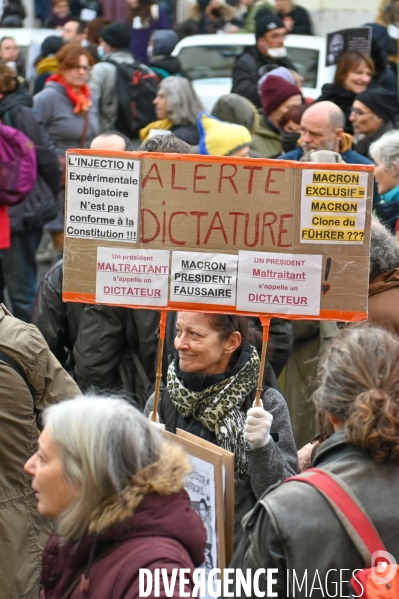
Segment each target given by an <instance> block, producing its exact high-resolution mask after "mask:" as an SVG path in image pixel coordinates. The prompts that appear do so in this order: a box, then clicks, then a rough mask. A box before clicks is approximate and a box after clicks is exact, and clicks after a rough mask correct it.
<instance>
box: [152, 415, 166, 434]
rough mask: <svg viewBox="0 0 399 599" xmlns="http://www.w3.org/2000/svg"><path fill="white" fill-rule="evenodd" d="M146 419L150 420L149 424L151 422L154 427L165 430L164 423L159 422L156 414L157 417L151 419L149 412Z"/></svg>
mask: <svg viewBox="0 0 399 599" xmlns="http://www.w3.org/2000/svg"><path fill="white" fill-rule="evenodd" d="M148 420H149V421H150V422H151V424H153V425H154V426H155V428H157V429H158V430H159V431H164V430H165V425H164V424H161V423H160V422H159V416H158V414H157V419H156V420H153V419H152V412H150V415H149V416H148Z"/></svg>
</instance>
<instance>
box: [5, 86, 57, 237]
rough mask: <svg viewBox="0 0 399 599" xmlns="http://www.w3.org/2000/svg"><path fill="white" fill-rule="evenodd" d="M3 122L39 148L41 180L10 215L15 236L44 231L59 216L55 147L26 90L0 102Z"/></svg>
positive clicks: (10, 209) (37, 156)
mask: <svg viewBox="0 0 399 599" xmlns="http://www.w3.org/2000/svg"><path fill="white" fill-rule="evenodd" d="M0 119H2V121H3V122H4V123H5V124H6V125H10V126H12V127H15V129H19V130H20V131H22V133H25V135H26V136H27V137H29V139H30V140H31V141H32V142H33V143H34V144H35V149H36V159H37V180H36V185H35V187H34V188H33V190H32V191H31V192H30V193H29V194H28V195H27V196H26V198H25V200H24V201H23V202H21V203H20V204H18V205H17V206H11V207H10V208H9V209H8V214H9V216H10V221H11V231H12V233H23V232H24V231H30V230H32V229H38V228H40V227H42V226H43V225H44V224H45V223H46V222H48V221H50V220H51V219H52V218H54V217H55V215H56V214H57V203H56V202H57V193H58V190H59V186H60V179H61V173H60V167H59V163H58V159H57V155H56V151H55V147H54V145H53V143H52V141H51V139H50V137H49V135H48V133H47V131H46V129H45V127H44V125H43V123H42V122H41V121H40V119H39V118H38V117H37V116H36V114H35V112H34V111H33V110H32V98H31V96H30V94H28V93H27V92H26V91H25V90H24V89H23V88H22V87H19V88H18V89H17V90H16V91H15V92H12V93H10V94H7V95H5V96H4V98H3V99H2V100H0Z"/></svg>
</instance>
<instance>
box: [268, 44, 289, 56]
mask: <svg viewBox="0 0 399 599" xmlns="http://www.w3.org/2000/svg"><path fill="white" fill-rule="evenodd" d="M267 53H268V55H269V56H270V58H285V57H286V56H287V48H285V47H284V46H282V47H281V48H268V49H267Z"/></svg>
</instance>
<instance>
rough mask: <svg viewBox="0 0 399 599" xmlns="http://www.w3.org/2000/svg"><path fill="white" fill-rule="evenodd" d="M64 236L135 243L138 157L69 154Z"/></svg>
mask: <svg viewBox="0 0 399 599" xmlns="http://www.w3.org/2000/svg"><path fill="white" fill-rule="evenodd" d="M67 160H68V171H67V173H68V180H67V186H68V202H67V211H66V214H65V235H66V236H67V237H74V238H79V239H96V240H98V239H102V240H107V241H112V240H115V241H118V242H120V241H122V242H135V241H137V236H138V214H139V194H140V160H132V159H130V158H119V157H118V158H111V157H101V156H80V155H75V154H70V155H68V156H67Z"/></svg>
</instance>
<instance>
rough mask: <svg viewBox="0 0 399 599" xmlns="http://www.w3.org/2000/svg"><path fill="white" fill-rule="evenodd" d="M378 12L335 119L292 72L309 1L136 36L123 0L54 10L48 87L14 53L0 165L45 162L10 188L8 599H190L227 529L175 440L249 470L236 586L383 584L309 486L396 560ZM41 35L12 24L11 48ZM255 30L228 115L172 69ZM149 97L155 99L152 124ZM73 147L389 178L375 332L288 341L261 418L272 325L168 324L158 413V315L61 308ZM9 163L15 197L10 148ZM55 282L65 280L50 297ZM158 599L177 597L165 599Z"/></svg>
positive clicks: (396, 403)
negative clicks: (357, 578)
mask: <svg viewBox="0 0 399 599" xmlns="http://www.w3.org/2000/svg"><path fill="white" fill-rule="evenodd" d="M380 4H381V5H380V9H379V12H378V15H377V16H376V23H372V24H371V28H372V31H373V39H372V45H371V53H370V56H369V55H367V54H365V53H363V52H360V51H358V50H351V51H348V52H345V53H344V54H342V55H341V57H340V58H339V60H338V64H337V68H336V72H335V77H334V81H333V82H332V83H326V84H325V85H324V86H323V87H322V90H321V95H320V97H319V98H318V99H316V100H315V101H313V100H310V99H309V98H306V97H305V96H304V91H303V81H302V78H301V77H300V75H299V74H298V73H297V71H296V67H295V64H294V63H293V62H292V61H291V60H290V59H289V58H288V56H287V51H286V47H285V37H286V35H287V34H288V33H292V34H297V35H313V33H314V30H313V24H312V22H311V18H310V15H309V13H308V12H307V11H306V10H305V9H304V8H302V7H301V6H297V5H295V4H294V2H293V1H292V0H275V3H269V2H268V1H267V0H240V1H239V2H222V1H221V0H197V2H196V3H195V4H194V5H193V6H191V7H190V8H189V10H188V13H187V18H186V20H184V21H183V22H181V23H177V24H176V23H174V17H175V15H174V6H173V3H172V2H170V1H169V0H160V1H159V2H156V1H152V0H126V5H125V10H124V13H125V14H124V15H123V16H122V17H118V18H116V17H115V16H114V14H113V13H112V7H111V6H108V4H107V2H106V1H105V0H104V1H103V2H100V1H99V0H52V1H51V2H50V1H49V0H36V5H35V9H36V16H37V18H38V19H40V22H41V25H42V26H43V27H45V28H50V29H54V35H50V36H48V37H47V38H46V39H45V40H44V41H43V42H42V44H41V47H40V54H39V55H38V56H37V57H36V59H35V63H34V67H35V70H36V76H35V78H34V79H33V80H29V79H28V78H27V75H26V74H27V71H26V64H25V60H24V58H23V56H22V54H21V52H20V50H19V48H18V46H17V44H16V42H15V40H14V39H13V38H12V37H1V35H0V144H1V143H2V139H9V138H7V137H6V134H8V135H9V131H10V130H13V131H14V132H16V133H17V135H18V136H19V137H16V138H15V139H17V140H18V143H21V144H22V143H24V140H25V143H26V142H27V143H28V144H29V141H30V145H29V146H26V147H29V151H28V150H27V151H26V152H25V153H22V154H21V164H22V161H25V162H24V163H23V164H24V169H25V170H24V176H25V180H24V185H25V187H24V189H25V192H21V191H20V190H19V193H20V196H21V197H19V199H18V201H15V202H9V201H8V199H9V196H7V198H8V199H7V202H6V201H3V200H2V193H5V192H4V190H3V189H1V188H0V300H1V302H3V303H1V306H0V389H1V391H0V397H1V401H0V415H1V424H0V436H1V437H2V443H1V444H0V481H1V489H0V538H1V540H2V543H1V546H0V557H1V560H0V597H1V599H22V598H24V599H36V598H38V597H39V594H40V598H41V599H53V598H54V599H59V598H61V597H62V598H65V599H66V598H69V597H71V599H80V598H82V599H90V598H93V599H94V598H95V599H108V598H110V597H115V598H116V599H123V598H126V599H133V598H136V597H139V570H140V568H147V569H150V570H152V571H153V570H155V569H156V568H165V569H166V571H167V576H168V577H169V579H170V577H172V576H173V575H172V570H173V569H175V568H178V569H179V568H187V569H188V570H189V571H190V572H191V574H190V577H189V579H188V581H187V585H188V586H187V589H188V591H189V593H190V591H191V590H192V587H193V579H192V572H193V570H194V568H196V567H199V566H201V564H203V563H204V559H205V557H204V555H205V554H204V551H205V546H206V542H207V530H206V528H205V527H204V524H203V523H201V519H200V518H199V517H198V516H197V515H196V513H195V512H194V511H193V510H192V509H191V508H190V502H189V498H188V495H187V493H186V492H185V490H184V485H185V477H186V475H187V473H188V471H189V465H188V461H187V457H186V456H185V454H184V452H183V450H182V449H180V448H178V446H175V445H173V444H170V443H169V442H166V441H164V438H163V437H162V434H161V433H162V430H163V429H166V430H167V431H169V432H170V433H175V432H176V429H182V430H184V431H187V432H189V433H191V434H193V435H195V436H197V437H199V438H201V439H205V440H206V441H209V442H210V443H213V444H215V445H218V446H219V447H221V448H223V449H226V450H228V451H230V452H232V453H233V454H234V459H235V469H234V474H235V520H234V547H235V550H236V553H235V555H234V558H233V561H232V565H231V567H233V568H240V569H243V570H245V569H247V568H248V569H251V570H252V571H255V570H257V569H259V568H264V569H265V570H266V571H265V572H263V574H261V576H260V578H259V581H260V582H259V588H260V590H261V591H262V589H263V590H265V591H266V589H269V582H270V581H269V580H268V574H267V568H277V570H278V576H277V581H276V585H277V588H275V589H274V590H277V589H278V593H279V594H278V596H279V597H280V596H281V597H283V596H284V597H286V596H289V595H288V594H287V593H289V579H288V578H287V577H286V571H290V570H293V569H294V570H295V571H296V572H297V575H298V577H300V578H301V579H302V578H303V577H304V575H305V573H306V571H307V569H309V568H311V569H312V572H315V571H317V572H318V573H319V576H320V577H321V578H323V579H325V578H326V576H328V573H329V572H330V571H332V570H335V572H340V571H341V570H340V569H342V568H347V569H350V571H354V570H356V569H357V568H363V567H364V566H365V564H366V565H369V562H370V559H369V556H368V554H367V555H366V553H367V552H364V551H362V550H359V546H360V545H361V543H360V544H359V543H358V542H357V540H358V539H357V538H355V537H356V535H355V534H352V533H348V532H345V531H347V530H348V524H347V522H346V524H343V522H344V516H341V514H340V510H339V509H335V506H334V505H333V503H334V502H332V504H331V502H330V504H329V503H328V501H327V500H326V498H325V497H323V495H322V494H321V493H319V491H318V490H317V489H315V488H311V487H312V486H317V484H316V483H314V484H313V483H312V482H311V481H310V479H309V477H308V478H307V479H306V482H307V484H303V481H304V478H301V477H299V478H298V476H297V475H298V473H300V472H304V471H306V470H307V469H309V468H310V467H311V466H314V467H316V468H317V469H318V473H319V474H320V472H321V473H322V474H321V475H320V476H322V475H323V473H324V475H323V476H328V478H329V479H331V480H333V481H335V482H336V481H337V480H338V482H339V484H340V486H341V491H342V490H343V491H342V492H345V493H347V494H349V496H350V497H352V498H353V497H354V498H355V503H356V502H357V505H359V504H360V503H361V504H362V506H363V510H364V512H365V513H366V515H367V516H368V517H369V519H370V520H371V521H372V523H373V525H374V528H375V530H376V532H377V533H378V535H379V541H378V542H379V544H380V545H379V547H378V548H379V549H381V550H386V551H387V552H389V553H390V554H391V557H392V556H393V557H394V559H396V560H397V561H398V560H399V511H398V510H397V508H395V505H396V503H395V497H396V491H397V490H398V481H399V367H398V364H399V340H398V337H397V335H399V316H398V306H399V243H398V241H397V238H396V235H397V234H398V235H399V233H398V231H399V129H397V127H398V125H399V96H398V92H397V89H398V82H397V80H396V74H397V72H396V71H397V63H398V61H399V59H398V55H399V53H398V51H397V40H396V41H395V43H393V40H394V34H395V31H394V30H397V38H398V39H399V30H398V28H397V26H396V23H397V22H398V21H399V12H398V9H397V6H396V5H397V4H398V3H397V2H396V1H393V0H381V3H380ZM24 17H25V11H24V8H23V6H22V4H21V2H18V1H17V0H15V1H13V2H11V1H10V2H6V3H5V6H4V10H3V14H2V17H1V21H0V27H19V26H22V23H23V19H24ZM0 31H1V29H0ZM240 31H242V32H253V33H254V44H253V45H251V46H248V47H246V48H245V49H244V51H243V53H242V54H241V55H240V56H239V57H237V59H236V61H235V64H234V67H233V70H232V89H231V93H229V94H225V95H222V96H220V97H219V99H218V100H217V102H216V103H215V105H214V106H213V108H212V111H211V113H208V112H206V111H205V110H204V107H203V106H202V102H201V99H200V97H199V96H198V95H197V93H196V91H195V89H194V87H193V84H192V83H191V81H190V79H189V77H188V76H187V74H186V73H185V72H184V68H183V66H182V64H181V63H180V61H179V58H178V57H177V56H173V55H172V54H173V50H174V48H175V47H176V45H177V43H178V41H179V39H181V38H182V37H184V36H186V35H193V34H197V33H205V34H215V33H217V32H220V33H228V34H231V35H234V33H236V32H240ZM133 74H134V75H135V76H134V78H133V79H134V81H141V82H143V81H145V83H142V84H140V87H139V88H138V89H139V94H141V100H140V98H139V99H138V100H137V101H135V102H136V103H135V108H134V111H132V104H133V101H132V97H131V96H130V93H131V92H130V91H129V90H130V88H129V86H127V85H126V77H127V78H128V79H129V77H130V79H131V78H132V76H133ZM133 113H134V116H133ZM7 132H8V133H7ZM2 136H4V138H3V137H2ZM71 148H86V149H87V148H91V149H92V150H93V151H96V150H118V151H120V152H124V151H130V150H137V149H140V151H144V152H160V153H179V154H200V155H201V154H202V155H210V156H233V157H245V158H258V159H262V158H263V159H271V160H277V161H278V160H287V161H299V160H302V161H314V162H338V163H347V164H351V165H374V167H375V168H374V192H373V211H374V216H373V220H372V226H371V241H370V270H369V323H368V324H361V325H354V324H350V323H335V322H319V321H292V322H291V321H290V320H289V319H280V318H272V319H271V322H270V344H269V349H268V352H267V359H266V363H265V370H264V373H263V392H262V394H261V404H262V405H261V406H260V407H255V405H254V399H255V394H256V388H257V381H258V375H259V369H260V358H259V356H260V347H261V339H262V335H261V325H260V322H259V321H258V319H256V318H249V317H243V316H237V315H234V316H230V315H224V314H204V313H194V312H190V313H185V312H179V313H170V315H169V316H168V322H167V330H166V341H165V353H164V360H163V368H162V381H163V384H162V392H161V395H160V401H159V404H158V409H157V413H156V414H154V413H153V411H154V393H153V392H154V385H155V374H156V373H155V368H156V362H157V348H158V335H159V313H157V312H156V311H155V310H146V309H137V310H133V309H131V310H130V309H127V308H121V307H116V306H105V305H99V304H97V305H84V304H79V303H68V302H63V301H62V286H63V256H62V252H63V242H64V202H65V168H66V158H65V152H66V150H68V149H71ZM0 162H1V169H2V170H1V172H0V180H4V181H5V180H6V178H7V176H8V174H7V173H8V171H7V169H9V171H10V172H11V171H12V164H10V162H7V161H6V160H5V158H4V154H3V152H2V148H1V147H0ZM20 172H21V173H22V169H21V171H20ZM19 176H20V177H22V174H20V175H19ZM20 183H21V184H20V185H19V187H20V188H22V181H21V182H20ZM28 183H30V184H29V185H28ZM7 204H8V205H7ZM398 239H399V237H398ZM39 262H44V263H48V264H49V265H50V264H51V265H50V267H49V269H48V270H47V272H46V273H45V274H44V276H43V277H42V278H41V281H40V282H39V286H37V284H38V280H37V279H38V276H37V264H38V263H39ZM31 323H32V324H31ZM68 400H69V401H68ZM140 412H141V413H142V414H140ZM38 431H40V436H38ZM38 439H39V442H38V448H37V447H36V446H37V441H38ZM323 476H322V478H323ZM292 477H295V480H292V481H290V482H289V484H282V483H283V482H284V481H285V480H286V479H289V478H292ZM310 478H311V477H310ZM314 480H317V479H316V478H315V479H314ZM349 528H350V527H349ZM49 535H50V536H49ZM311 575H312V576H313V574H311ZM337 576H338V575H337ZM337 576H335V577H334V576H333V577H331V579H330V582H329V585H330V586H328V585H327V587H326V588H328V589H329V590H331V589H332V588H333V586H334V585H338V584H342V581H340V580H339V576H338V577H337ZM183 584H184V581H183ZM351 584H352V585H355V586H353V588H354V589H356V588H357V587H356V583H355V582H353V581H352V583H351ZM394 584H397V583H394ZM287 585H288V586H287ZM175 588H176V594H174V595H173V596H176V597H177V596H180V595H179V594H178V589H179V577H177V583H176V586H175ZM346 588H348V587H346ZM395 588H396V587H395ZM299 591H300V592H302V594H300V592H299V593H298V595H297V596H299V597H305V596H307V595H306V594H304V591H301V589H299ZM233 592H234V591H233ZM398 592H399V586H398ZM162 593H164V594H162ZM341 593H342V591H341ZM161 596H172V595H167V594H165V588H164V586H163V583H162V582H161ZM190 596H191V595H190ZM230 596H236V595H230ZM237 596H239V595H238V594H237ZM248 596H252V595H248ZM256 596H257V595H256ZM315 596H316V595H315ZM320 596H324V595H320ZM326 596H333V595H328V593H327V595H326ZM343 596H347V593H344V595H343Z"/></svg>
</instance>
